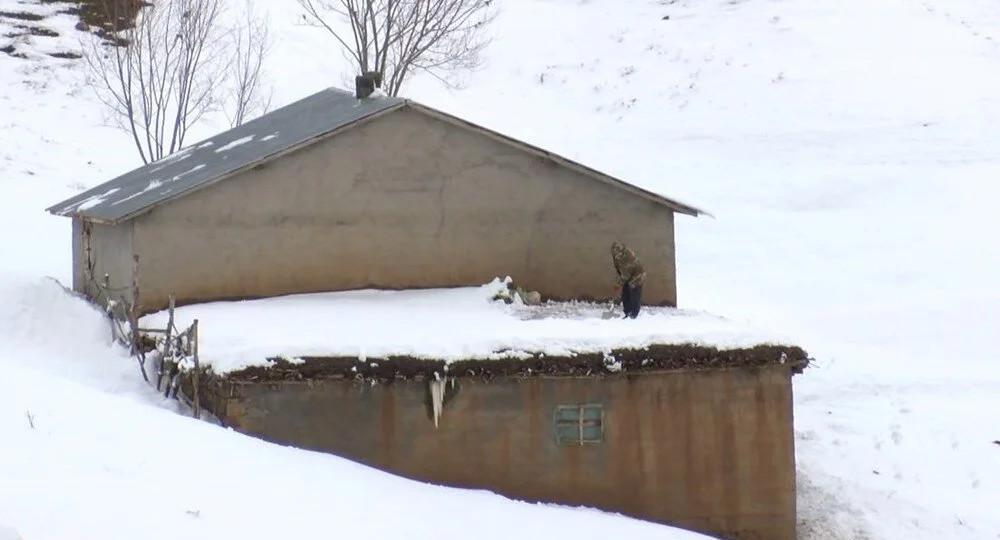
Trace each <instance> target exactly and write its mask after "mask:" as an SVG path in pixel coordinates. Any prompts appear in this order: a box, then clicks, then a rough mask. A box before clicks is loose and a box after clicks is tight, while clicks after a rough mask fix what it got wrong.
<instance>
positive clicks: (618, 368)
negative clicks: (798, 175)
mask: <svg viewBox="0 0 1000 540" xmlns="http://www.w3.org/2000/svg"><path fill="white" fill-rule="evenodd" d="M809 361H810V358H809V356H808V355H807V354H806V352H805V351H804V350H803V349H802V348H800V347H796V346H789V345H757V346H754V347H747V348H740V349H719V348H716V347H709V346H703V345H693V344H669V345H667V344H664V345H651V346H649V347H646V348H642V349H615V350H612V351H611V352H610V353H607V354H605V353H603V352H597V353H578V354H575V355H573V356H551V355H543V354H534V355H532V356H530V357H527V358H500V359H496V360H457V361H453V362H451V363H446V362H444V361H442V360H428V359H423V358H414V357H412V356H389V357H385V358H372V357H369V358H367V359H366V360H364V361H363V360H360V359H358V358H355V357H304V358H300V359H297V360H296V361H295V362H290V361H288V360H286V359H284V358H269V359H268V363H267V365H262V366H252V367H248V368H245V369H242V370H239V371H233V372H230V373H227V374H225V375H211V376H212V377H213V378H219V379H222V380H226V381H230V382H273V381H309V380H322V379H365V380H377V381H382V382H390V381H393V380H408V379H432V378H435V377H440V376H444V375H447V376H448V377H459V378H463V377H464V378H469V377H477V378H485V379H489V378H494V377H515V376H517V377H530V376H540V375H545V376H600V375H609V374H616V373H640V372H643V371H662V370H706V369H723V368H735V367H762V366H770V365H776V364H787V365H789V366H790V367H791V368H792V370H793V371H794V372H795V373H801V372H802V370H803V369H805V367H806V366H807V365H808V364H809Z"/></svg>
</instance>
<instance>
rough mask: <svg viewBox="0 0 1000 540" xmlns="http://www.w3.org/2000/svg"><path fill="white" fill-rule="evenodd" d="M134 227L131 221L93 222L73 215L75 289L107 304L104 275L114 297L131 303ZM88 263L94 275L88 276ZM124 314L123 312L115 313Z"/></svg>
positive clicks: (117, 313) (122, 315) (120, 315)
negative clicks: (114, 223) (110, 223)
mask: <svg viewBox="0 0 1000 540" xmlns="http://www.w3.org/2000/svg"><path fill="white" fill-rule="evenodd" d="M133 233H134V226H133V223H132V222H124V223H119V224H117V225H103V224H98V223H92V222H88V221H85V220H83V219H80V218H73V241H72V245H73V290H74V291H77V292H80V293H83V294H84V295H86V296H87V297H89V298H92V299H94V300H96V301H98V302H99V303H100V304H101V305H107V300H108V298H107V293H102V292H101V291H100V290H99V289H100V288H103V285H104V276H105V275H107V277H108V281H107V285H108V287H109V288H110V293H111V294H112V295H113V297H114V299H115V300H116V301H118V302H119V304H120V301H121V300H125V301H126V302H129V303H131V302H132V275H133V270H134V265H133V261H132V253H133V251H132V247H133V243H132V241H133ZM88 264H92V265H93V275H92V276H89V275H88V270H87V268H88ZM116 315H117V316H119V317H124V315H125V314H124V312H122V311H120V312H116Z"/></svg>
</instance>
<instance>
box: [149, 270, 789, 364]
mask: <svg viewBox="0 0 1000 540" xmlns="http://www.w3.org/2000/svg"><path fill="white" fill-rule="evenodd" d="M504 287H505V286H504V284H503V282H501V281H500V280H494V281H493V282H492V283H489V284H487V285H483V286H481V287H463V288H455V289H430V290H411V291H378V290H360V291H350V292H337V293H320V294H303V295H292V296H283V297H277V298H269V299H263V300H249V301H242V302H216V303H209V304H201V305H191V306H186V307H182V308H178V309H177V311H176V320H177V324H178V327H186V326H187V325H189V324H191V322H193V321H194V319H198V321H199V330H200V332H199V333H200V338H201V341H200V344H199V346H200V354H201V358H202V360H203V361H204V362H205V363H206V364H211V365H212V366H213V367H214V369H215V370H216V371H217V372H219V373H226V372H230V371H235V370H238V369H241V368H244V367H247V366H252V365H260V364H264V363H265V361H266V359H267V358H268V357H275V356H283V357H286V358H295V357H301V356H354V357H361V358H364V357H380V356H383V357H384V356H388V355H405V356H411V357H415V358H427V359H437V360H445V361H454V360H461V359H487V358H500V357H504V358H506V357H518V356H523V355H524V354H525V353H544V354H546V355H560V356H562V355H570V354H573V353H580V352H600V351H608V350H611V349H616V348H640V347H643V346H646V345H651V344H659V343H695V344H701V345H713V346H717V347H720V348H737V347H748V346H753V345H757V344H761V343H778V342H784V341H783V340H781V339H780V338H778V337H777V336H776V335H774V334H767V333H764V332H761V331H759V330H756V329H754V328H752V327H750V326H748V325H745V324H740V323H737V322H735V321H731V320H727V319H723V318H721V317H715V316H712V315H708V314H705V313H699V312H693V311H684V310H677V309H670V308H649V307H646V308H644V310H643V312H642V313H641V314H640V315H639V317H638V318H637V319H634V320H623V319H620V318H619V317H621V310H620V309H618V310H617V312H616V316H615V318H613V319H602V318H601V313H602V312H603V311H604V310H605V309H606V308H607V306H604V307H602V306H595V305H589V304H583V305H573V304H570V305H566V304H557V305H551V304H549V305H543V306H538V307H529V306H524V305H519V304H511V305H507V304H504V303H502V302H496V301H491V300H490V299H491V298H492V297H493V295H494V294H496V292H497V291H499V290H500V289H502V288H504ZM166 320H167V313H166V312H165V311H163V312H160V313H156V314H152V315H149V316H147V317H145V318H143V320H142V321H141V324H142V325H143V326H146V327H162V326H164V325H165V324H166ZM500 351H503V352H500Z"/></svg>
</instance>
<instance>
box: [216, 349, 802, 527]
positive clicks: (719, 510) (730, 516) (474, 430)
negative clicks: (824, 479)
mask: <svg viewBox="0 0 1000 540" xmlns="http://www.w3.org/2000/svg"><path fill="white" fill-rule="evenodd" d="M790 377H791V375H790V373H789V370H788V369H787V368H786V367H783V366H773V367H769V368H761V369H731V370H718V371H712V372H673V373H649V374H642V375H630V376H609V377H605V378H570V377H554V378H553V377H550V378H544V377H533V378H528V379H499V380H493V381H491V382H486V381H483V380H464V379H463V380H461V381H460V382H459V388H458V391H457V393H456V394H454V396H453V397H452V398H451V399H450V401H448V402H446V403H445V405H444V409H443V414H442V415H441V418H440V426H439V427H437V428H435V426H434V424H433V421H432V420H431V416H430V414H429V409H428V407H429V405H428V399H429V392H428V389H427V386H428V383H426V382H417V381H406V382H395V383H393V384H390V385H384V384H377V385H374V386H371V385H369V384H367V383H357V382H352V381H343V380H328V381H320V382H315V383H312V384H310V383H301V382H297V383H281V384H276V385H273V386H269V385H265V384H257V385H237V386H235V387H232V388H230V387H228V386H227V387H223V388H216V389H215V392H207V393H204V394H203V395H205V396H206V399H207V401H208V403H209V407H210V408H211V409H213V410H214V411H215V412H216V413H217V414H218V415H219V416H220V417H221V418H222V420H223V421H224V422H225V423H227V424H229V425H232V426H234V427H235V428H236V429H239V430H241V431H244V432H247V433H250V434H254V435H257V436H261V437H262V438H265V439H269V440H272V441H276V442H279V443H283V444H292V445H296V446H301V447H305V448H311V449H316V450H322V451H329V452H332V453H336V454H339V455H342V456H345V457H348V458H351V459H354V460H357V461H360V462H363V463H366V464H370V465H372V466H375V467H379V468H382V469H386V470H389V471H392V472H395V473H398V474H401V475H403V476H407V477H411V478H415V479H418V480H423V481H429V482H432V483H439V484H446V485H452V486H458V487H472V488H486V489H489V490H492V491H496V492H499V493H501V494H504V495H507V496H510V497H513V498H517V499H527V500H542V501H554V502H558V503H565V504H571V505H586V506H593V507H598V508H603V509H607V510H611V511H618V512H622V513H624V514H627V515H631V516H635V517H639V518H642V519H648V520H652V521H658V522H663V523H670V524H675V525H679V526H682V527H685V528H689V529H692V530H696V531H701V532H706V533H709V534H715V535H719V536H722V537H725V538H732V539H739V540H749V539H767V540H793V539H794V538H795V523H796V521H795V457H794V440H793V431H792V387H791V381H790ZM232 394H235V395H236V397H229V396H230V395H232ZM220 396H226V397H220ZM580 402H586V403H600V404H602V406H603V409H604V413H605V441H604V442H603V443H599V444H595V445H588V446H559V445H557V444H556V443H555V439H554V428H553V413H554V409H555V407H556V406H557V405H564V404H570V405H572V404H577V403H580Z"/></svg>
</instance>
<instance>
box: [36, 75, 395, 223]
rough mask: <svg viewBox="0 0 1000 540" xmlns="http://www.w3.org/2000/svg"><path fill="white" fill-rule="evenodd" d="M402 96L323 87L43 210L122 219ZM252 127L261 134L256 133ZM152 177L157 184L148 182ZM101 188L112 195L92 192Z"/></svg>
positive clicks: (380, 108) (389, 105)
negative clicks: (357, 93)
mask: <svg viewBox="0 0 1000 540" xmlns="http://www.w3.org/2000/svg"><path fill="white" fill-rule="evenodd" d="M403 102H404V100H403V99H401V98H394V97H379V98H366V99H362V100H359V99H356V98H355V97H354V94H352V93H350V92H345V91H343V90H339V89H335V88H328V89H326V90H322V91H320V92H317V93H315V94H313V95H311V96H309V97H306V98H304V99H302V100H299V101H296V102H294V103H292V104H290V105H287V106H285V107H281V108H279V109H275V110H273V111H271V112H269V113H268V114H265V115H263V116H261V117H259V118H256V119H254V120H251V121H250V122H247V123H245V124H243V125H241V126H238V127H236V128H234V129H231V130H229V131H225V132H223V133H220V134H218V135H215V136H214V137H211V138H209V139H208V140H205V141H201V142H199V143H196V144H193V145H191V146H187V147H185V148H183V149H181V150H179V151H177V152H175V153H174V154H171V155H169V156H167V157H165V158H163V159H160V160H158V161H155V162H153V163H149V164H146V165H144V166H142V167H139V168H138V169H135V170H133V171H130V172H127V173H125V174H123V175H121V176H119V177H117V178H115V179H113V180H111V181H109V182H105V183H104V184H101V185H99V186H96V187H94V188H92V189H90V190H87V191H84V192H83V193H80V194H78V195H76V196H74V197H71V198H69V199H66V200H65V201H62V202H60V203H58V204H56V205H54V206H52V207H50V208H48V209H47V210H48V211H49V212H51V213H53V214H56V215H60V216H74V215H80V216H83V217H87V218H90V219H93V220H96V221H101V222H111V223H114V222H118V221H121V220H123V219H128V218H129V217H132V216H134V215H136V214H138V213H141V212H143V211H145V210H146V209H148V208H150V207H152V206H154V205H156V204H159V203H161V202H163V201H165V200H167V199H168V198H170V197H173V196H176V195H180V194H182V193H184V192H186V191H188V190H190V189H194V188H197V187H199V186H202V185H205V184H207V183H209V182H211V181H213V180H215V179H217V178H219V177H222V176H225V175H227V174H230V173H233V172H235V171H237V170H240V169H242V168H244V167H247V166H249V165H253V164H254V163H258V162H260V161H262V160H264V159H267V158H268V157H270V156H273V155H275V154H277V153H279V152H282V151H284V150H287V149H290V148H294V147H296V146H298V145H300V144H302V143H304V142H306V141H309V140H310V139H313V138H315V137H318V136H320V135H323V134H325V133H329V132H331V131H333V130H336V129H338V128H340V127H343V126H346V125H349V124H351V123H353V122H355V121H358V120H360V119H363V118H365V117H368V116H370V115H372V114H375V113H378V112H380V111H383V110H387V109H390V108H392V107H395V106H398V105H400V104H401V103H403ZM276 128H280V129H276ZM258 133H261V134H267V135H266V136H264V137H261V138H257V134H258ZM213 147H214V148H213ZM154 178H155V179H158V180H155V181H158V182H160V184H158V185H157V187H156V188H149V186H150V185H152V183H153V182H155V181H151V179H154ZM112 189H113V190H114V191H113V192H111V191H110V190H112ZM105 192H109V193H108V195H110V194H111V193H114V195H115V196H114V197H111V196H107V195H101V196H100V198H99V199H97V198H95V196H97V195H100V194H102V193H105ZM85 203H86V204H85Z"/></svg>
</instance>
